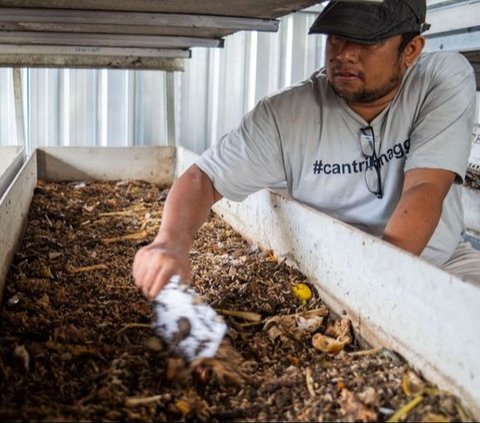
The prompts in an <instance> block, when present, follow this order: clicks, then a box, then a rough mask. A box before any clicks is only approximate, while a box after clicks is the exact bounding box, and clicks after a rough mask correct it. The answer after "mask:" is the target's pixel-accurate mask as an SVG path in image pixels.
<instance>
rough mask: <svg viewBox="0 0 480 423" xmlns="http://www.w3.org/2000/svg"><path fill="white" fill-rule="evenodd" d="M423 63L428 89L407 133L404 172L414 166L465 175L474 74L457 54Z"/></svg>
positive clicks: (461, 177) (472, 116)
mask: <svg viewBox="0 0 480 423" xmlns="http://www.w3.org/2000/svg"><path fill="white" fill-rule="evenodd" d="M437 58H439V59H440V60H439V63H437V64H436V65H435V66H431V67H429V66H427V67H426V70H425V72H426V73H425V74H424V75H423V76H422V75H420V76H419V77H428V78H430V81H431V82H430V84H429V86H428V91H427V93H426V96H425V98H424V101H423V103H422V104H421V106H420V111H419V114H418V116H417V119H416V121H415V124H414V129H413V131H412V133H411V135H410V142H411V150H410V154H409V156H408V159H407V161H406V163H405V171H407V170H410V169H415V168H437V169H446V170H450V171H452V172H455V173H456V174H457V178H456V182H457V183H461V182H463V179H464V177H465V172H466V168H467V164H468V157H469V154H470V148H471V134H472V129H473V120H474V113H475V90H476V88H475V85H476V84H475V76H474V73H473V69H472V67H471V66H470V64H469V62H468V61H467V60H466V59H465V58H464V57H463V56H461V55H460V54H458V53H451V54H445V53H443V55H438V56H437Z"/></svg>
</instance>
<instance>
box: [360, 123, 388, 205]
mask: <svg viewBox="0 0 480 423" xmlns="http://www.w3.org/2000/svg"><path fill="white" fill-rule="evenodd" d="M360 144H361V146H362V153H363V155H364V156H365V157H366V158H367V167H366V169H365V184H366V185H367V189H368V191H369V192H371V193H372V194H374V195H376V196H377V198H379V199H382V198H383V188H382V173H381V169H380V160H378V156H377V152H376V150H375V133H374V132H373V128H372V127H371V126H366V127H365V128H361V129H360Z"/></svg>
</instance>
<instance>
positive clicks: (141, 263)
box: [132, 241, 191, 300]
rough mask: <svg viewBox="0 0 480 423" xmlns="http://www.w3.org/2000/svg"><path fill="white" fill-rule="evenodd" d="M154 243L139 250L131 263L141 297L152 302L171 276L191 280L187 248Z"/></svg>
mask: <svg viewBox="0 0 480 423" xmlns="http://www.w3.org/2000/svg"><path fill="white" fill-rule="evenodd" d="M171 244H172V245H168V244H167V243H162V242H159V241H154V242H152V243H151V244H150V245H147V246H146V247H143V248H142V249H140V250H139V251H138V252H137V254H136V255H135V259H134V261H133V270H132V275H133V277H134V279H135V285H136V286H137V287H138V288H139V289H140V290H141V291H142V293H143V295H145V297H147V298H148V299H150V300H153V299H154V298H155V297H156V296H157V294H158V293H159V292H160V290H161V289H162V288H163V287H164V286H165V285H166V284H167V283H168V281H169V280H170V278H171V277H172V276H173V275H179V276H180V277H181V278H182V280H186V281H188V280H190V279H191V274H190V272H191V270H190V260H189V254H188V248H187V249H185V248H182V247H180V246H179V245H176V244H173V243H171Z"/></svg>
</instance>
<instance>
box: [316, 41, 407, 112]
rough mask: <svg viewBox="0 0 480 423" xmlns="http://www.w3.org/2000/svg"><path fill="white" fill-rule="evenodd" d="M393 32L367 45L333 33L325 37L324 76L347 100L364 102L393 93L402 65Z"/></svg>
mask: <svg viewBox="0 0 480 423" xmlns="http://www.w3.org/2000/svg"><path fill="white" fill-rule="evenodd" d="M401 39H402V37H401V36H400V35H396V36H394V37H390V38H387V39H386V40H384V41H382V42H380V43H377V44H373V45H369V44H359V43H355V42H352V41H348V40H346V39H344V38H341V37H338V36H336V35H329V36H328V38H327V49H326V53H327V54H326V56H327V57H326V58H327V76H328V80H329V82H330V84H331V85H332V87H333V88H334V90H335V91H336V93H337V94H338V95H339V96H340V97H343V98H344V99H345V100H347V102H348V103H350V104H358V103H361V104H367V103H375V102H377V101H379V100H380V101H381V100H382V99H384V98H389V97H393V95H394V94H395V93H396V90H397V89H398V87H399V86H400V84H401V82H402V78H403V75H404V73H405V67H404V66H403V63H402V58H401V55H400V53H399V51H398V48H399V46H400V43H401Z"/></svg>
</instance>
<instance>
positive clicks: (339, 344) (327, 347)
mask: <svg viewBox="0 0 480 423" xmlns="http://www.w3.org/2000/svg"><path fill="white" fill-rule="evenodd" d="M349 342H350V341H349V340H343V341H339V340H337V339H334V338H330V337H329V336H325V335H323V334H321V333H316V334H315V335H313V338H312V346H313V348H315V349H316V350H318V351H321V352H325V353H329V354H338V353H339V352H340V351H342V350H343V349H344V348H345V346H346V345H347V344H348V343H349Z"/></svg>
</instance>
